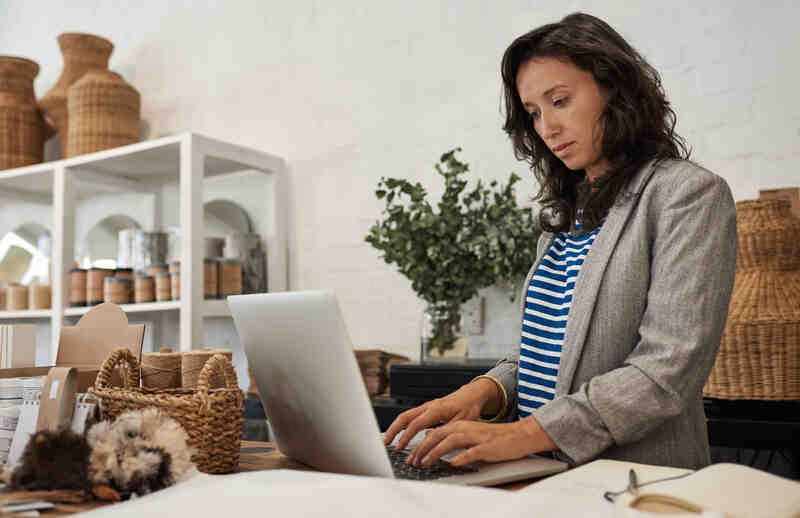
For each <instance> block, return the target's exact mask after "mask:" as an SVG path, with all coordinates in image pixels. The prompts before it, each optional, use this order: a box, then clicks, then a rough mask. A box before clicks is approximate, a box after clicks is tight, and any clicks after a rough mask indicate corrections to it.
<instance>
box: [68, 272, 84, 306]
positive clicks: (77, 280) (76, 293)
mask: <svg viewBox="0 0 800 518" xmlns="http://www.w3.org/2000/svg"><path fill="white" fill-rule="evenodd" d="M86 277H87V272H86V270H84V269H83V268H73V269H72V270H70V271H69V279H70V292H69V304H70V306H72V307H80V306H85V305H86Z"/></svg>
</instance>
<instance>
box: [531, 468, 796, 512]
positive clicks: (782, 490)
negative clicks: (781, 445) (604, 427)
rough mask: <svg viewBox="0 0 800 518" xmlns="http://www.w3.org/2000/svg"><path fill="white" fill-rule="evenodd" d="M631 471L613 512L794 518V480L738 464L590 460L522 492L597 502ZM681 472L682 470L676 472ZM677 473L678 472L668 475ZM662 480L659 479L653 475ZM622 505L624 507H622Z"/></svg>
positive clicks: (621, 485)
mask: <svg viewBox="0 0 800 518" xmlns="http://www.w3.org/2000/svg"><path fill="white" fill-rule="evenodd" d="M631 469H633V470H634V471H635V473H636V478H637V481H638V484H639V485H640V486H642V487H639V489H637V490H635V491H632V492H626V493H622V494H619V495H617V496H616V497H615V498H614V502H615V503H614V504H608V503H607V502H606V505H608V506H613V507H615V508H616V509H617V510H618V511H620V512H618V513H614V516H625V517H638V516H641V517H649V516H664V515H667V516H669V515H672V516H676V515H678V516H692V515H699V514H702V513H706V514H705V515H706V516H724V517H726V518H800V481H795V480H790V479H786V478H783V477H779V476H776V475H772V474H770V473H767V472H765V471H761V470H757V469H754V468H750V467H747V466H742V465H739V464H727V463H721V464H713V465H711V466H708V467H705V468H703V469H700V470H698V471H695V472H691V471H689V470H684V469H676V468H667V467H662V466H651V465H646V464H636V463H632V462H621V461H615V460H596V461H593V462H590V463H588V464H585V465H583V466H580V467H578V468H575V469H572V470H569V471H567V472H566V473H562V474H560V475H556V476H553V477H550V478H548V479H545V480H542V481H540V482H537V483H536V484H533V485H531V486H529V488H527V489H526V490H525V492H530V493H531V494H534V493H537V492H548V493H554V494H556V493H560V494H562V495H567V494H568V495H570V496H571V497H572V499H573V502H574V503H575V504H578V501H580V502H581V503H583V504H584V506H585V507H587V508H588V507H590V506H595V508H597V507H599V506H601V505H603V502H605V500H604V498H603V494H604V492H606V491H612V492H621V491H622V490H624V489H625V488H626V487H627V486H628V484H629V478H628V477H629V472H630V470H631ZM684 474H686V476H681V475H684ZM673 477H680V478H673ZM666 478H673V479H672V480H663V481H661V482H654V483H650V482H653V481H657V480H661V479H666ZM623 509H624V510H625V511H623Z"/></svg>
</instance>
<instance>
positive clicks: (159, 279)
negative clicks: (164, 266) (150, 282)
mask: <svg viewBox="0 0 800 518" xmlns="http://www.w3.org/2000/svg"><path fill="white" fill-rule="evenodd" d="M156 300H157V301H159V302H163V301H167V300H172V287H171V286H170V273H169V272H160V273H158V274H156Z"/></svg>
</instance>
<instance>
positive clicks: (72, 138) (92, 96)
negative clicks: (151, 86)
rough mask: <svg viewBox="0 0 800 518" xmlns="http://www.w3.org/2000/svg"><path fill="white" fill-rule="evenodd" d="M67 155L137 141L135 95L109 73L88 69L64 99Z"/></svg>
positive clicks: (138, 134) (137, 123) (138, 98)
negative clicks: (66, 114) (66, 120)
mask: <svg viewBox="0 0 800 518" xmlns="http://www.w3.org/2000/svg"><path fill="white" fill-rule="evenodd" d="M67 110H68V111H69V124H68V130H67V135H68V136H67V141H68V144H67V156H68V157H73V156H78V155H83V154H86V153H93V152H95V151H101V150H103V149H110V148H114V147H119V146H125V145H127V144H133V143H135V142H139V136H140V129H139V123H140V120H139V112H140V97H139V92H137V91H136V89H135V88H134V87H132V86H131V85H129V84H128V83H126V82H125V80H124V79H122V76H120V75H119V74H117V73H116V72H112V71H110V70H90V71H89V72H87V73H86V74H85V75H84V76H83V77H82V78H81V79H80V80H79V81H78V82H77V83H75V84H74V85H72V86H71V87H70V89H69V94H68V96H67Z"/></svg>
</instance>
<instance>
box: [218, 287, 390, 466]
mask: <svg viewBox="0 0 800 518" xmlns="http://www.w3.org/2000/svg"><path fill="white" fill-rule="evenodd" d="M228 305H229V307H230V310H231V314H232V315H233V321H234V324H235V325H236V331H237V332H238V333H239V339H240V340H241V342H242V346H243V347H244V351H245V354H246V355H247V361H248V363H249V367H250V370H251V372H252V373H253V377H254V381H255V383H256V386H257V387H258V391H259V394H260V395H261V400H262V403H263V405H264V409H265V411H266V414H267V416H268V418H269V421H270V425H271V426H272V430H273V432H274V434H275V441H276V443H277V445H278V448H279V449H280V451H281V452H282V453H283V454H284V455H286V456H288V457H291V458H293V459H297V460H299V461H301V462H304V463H306V464H308V465H310V466H313V467H315V468H317V469H319V470H322V471H329V472H335V473H349V474H354V475H373V476H383V477H393V474H392V468H391V465H390V463H389V459H388V457H387V455H386V449H385V447H384V445H383V440H382V436H381V434H380V429H379V427H378V422H377V420H376V418H375V413H374V411H373V409H372V405H371V403H370V401H369V396H368V395H367V392H366V389H365V387H364V383H363V380H362V377H361V371H360V370H359V368H358V363H357V361H356V359H355V355H354V354H353V346H352V344H351V342H350V337H349V336H348V334H347V330H346V328H345V326H344V321H343V319H342V315H341V312H340V310H339V305H338V304H337V302H336V296H335V295H334V294H333V293H332V292H326V291H298V292H282V293H259V294H254V295H235V296H230V297H228Z"/></svg>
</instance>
